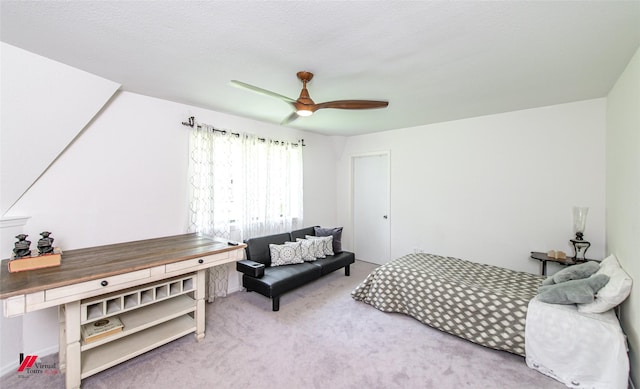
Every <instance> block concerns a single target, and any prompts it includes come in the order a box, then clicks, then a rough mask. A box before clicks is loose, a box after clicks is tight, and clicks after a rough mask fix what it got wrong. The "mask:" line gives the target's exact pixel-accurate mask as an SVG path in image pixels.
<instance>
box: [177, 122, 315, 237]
mask: <svg viewBox="0 0 640 389" xmlns="http://www.w3.org/2000/svg"><path fill="white" fill-rule="evenodd" d="M189 170H190V177H189V179H190V189H191V198H190V208H191V227H190V230H191V231H195V232H202V233H204V234H207V235H213V236H220V237H224V238H226V239H231V240H237V241H242V240H244V239H248V238H251V237H255V236H261V235H268V234H271V233H277V232H284V231H290V230H293V229H296V228H301V227H302V209H303V208H302V174H303V173H302V146H301V145H298V144H295V143H289V142H281V141H274V140H269V139H261V138H258V137H257V136H255V135H245V134H241V135H238V134H232V133H229V132H226V131H220V130H215V129H213V128H212V127H210V126H206V125H201V126H198V128H194V130H193V131H192V133H191V138H190V159H189Z"/></svg>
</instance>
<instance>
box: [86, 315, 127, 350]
mask: <svg viewBox="0 0 640 389" xmlns="http://www.w3.org/2000/svg"><path fill="white" fill-rule="evenodd" d="M123 328H124V325H123V324H122V321H120V319H119V318H118V317H117V316H111V317H107V318H104V319H100V320H96V321H94V322H92V323H88V324H85V325H83V326H82V339H83V340H84V342H85V343H91V342H95V341H96V340H99V339H102V338H106V337H107V336H111V335H113V334H117V333H118V332H121V331H122V329H123Z"/></svg>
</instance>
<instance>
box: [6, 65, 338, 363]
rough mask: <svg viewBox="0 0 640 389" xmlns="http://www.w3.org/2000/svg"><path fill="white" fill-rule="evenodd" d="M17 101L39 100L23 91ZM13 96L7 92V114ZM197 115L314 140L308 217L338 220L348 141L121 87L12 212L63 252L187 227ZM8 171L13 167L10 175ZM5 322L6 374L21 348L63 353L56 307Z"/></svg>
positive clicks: (307, 162) (308, 154) (308, 152)
mask: <svg viewBox="0 0 640 389" xmlns="http://www.w3.org/2000/svg"><path fill="white" fill-rule="evenodd" d="M5 60H8V59H7V58H6V56H5V55H4V53H3V63H4V61H5ZM45 63H46V61H45ZM51 66H54V67H55V65H51ZM68 82H69V83H73V80H69V81H68ZM83 82H84V81H83V80H82V78H81V77H80V78H78V79H77V80H76V84H74V87H79V88H80V89H81V87H82V85H85V86H86V87H87V88H89V89H91V88H92V86H91V85H90V84H87V83H84V84H83ZM3 88H4V86H3ZM17 93H20V92H19V91H18V92H17ZM78 93H82V92H78ZM212 93H215V91H212ZM219 93H224V91H220V92H219ZM9 99H18V100H20V101H25V104H28V102H29V101H30V100H28V99H26V98H25V96H20V95H12V96H9ZM9 99H7V97H6V96H5V99H3V102H2V104H3V106H2V108H3V115H4V112H6V111H5V102H7V101H8V100H9ZM38 102H39V101H38ZM39 104H41V102H39ZM39 104H36V103H34V105H32V106H30V107H27V108H29V110H30V111H31V112H33V114H36V113H37V112H39V111H41V110H47V111H48V110H52V109H53V110H55V107H56V106H62V105H65V104H67V102H66V101H64V100H59V99H52V100H49V101H47V102H46V104H47V106H46V107H41V106H40V105H39ZM192 115H193V116H195V117H196V120H198V121H199V122H203V123H209V124H213V125H214V126H216V127H219V128H227V129H231V130H233V131H241V132H248V133H253V134H257V135H260V136H265V137H270V138H275V139H284V140H297V139H301V138H304V140H305V144H306V145H307V146H306V147H305V149H304V174H305V181H304V192H305V198H304V202H305V207H304V214H305V221H306V223H305V224H306V225H313V224H322V225H334V224H335V223H336V206H335V204H336V196H335V194H336V187H335V185H336V183H335V179H334V171H335V158H334V155H335V148H336V146H335V145H336V144H339V143H340V141H339V139H338V141H336V140H335V139H333V138H329V137H325V136H321V135H317V134H312V133H306V132H302V131H297V130H293V129H290V128H285V127H281V126H277V125H269V124H265V123H260V122H257V121H253V120H249V119H243V118H239V117H234V116H231V115H227V114H223V113H218V112H213V111H209V110H205V109H200V108H195V107H191V106H187V105H183V104H177V103H173V102H169V101H165V100H160V99H155V98H151V97H147V96H142V95H138V94H133V93H129V92H118V93H117V94H116V95H115V96H114V97H113V98H112V99H111V100H110V102H109V104H108V105H107V106H106V107H104V108H103V110H102V111H100V112H99V113H98V115H97V116H96V117H95V118H94V119H93V120H92V121H91V122H90V123H89V124H88V125H87V126H86V128H85V129H84V131H82V132H81V134H80V136H79V137H78V138H77V139H75V141H73V143H72V144H71V145H70V146H69V147H68V148H67V149H66V150H65V151H64V152H63V153H62V155H60V157H59V158H58V159H57V160H55V162H54V163H53V164H52V165H51V166H50V167H49V169H48V170H47V171H46V172H45V174H43V175H42V176H41V177H40V179H39V180H38V181H37V182H36V183H35V184H34V185H33V186H32V187H31V188H30V189H29V190H28V191H27V192H26V193H25V194H24V196H23V197H22V198H20V200H19V201H18V202H17V203H16V204H15V205H14V206H13V207H12V208H10V209H9V210H8V212H7V213H6V214H5V218H11V217H14V216H29V217H30V218H29V219H28V221H27V223H26V225H24V226H23V227H21V228H22V231H21V232H24V233H26V234H28V235H29V236H30V239H31V240H32V241H33V239H34V238H36V240H37V238H38V234H39V233H40V232H42V231H45V230H47V231H52V233H53V234H52V236H53V237H54V239H55V242H54V245H56V246H59V247H61V248H62V249H63V250H71V249H77V248H83V247H90V246H95V245H102V244H110V243H117V242H124V241H131V240H137V239H146V238H153V237H160V236H166V235H173V234H182V233H185V232H187V227H188V208H187V201H188V199H187V196H188V191H187V185H188V178H187V164H188V159H187V158H188V155H187V154H188V136H189V128H188V127H186V126H183V125H182V124H181V122H183V121H186V120H187V118H188V117H189V116H192ZM15 131H20V129H16V128H14V127H10V126H8V127H5V126H3V127H2V136H3V138H4V137H5V136H6V135H10V136H14V135H16V134H15V133H14V132H15ZM51 131H54V132H55V127H52V128H51ZM52 158H55V156H54V157H52ZM49 162H51V161H49ZM8 178H9V177H7V176H5V175H4V171H3V175H2V182H3V183H5V182H6V180H7V179H8ZM2 232H3V236H2V241H3V242H4V241H8V242H11V241H12V240H11V239H9V238H11V237H12V236H13V235H14V232H15V231H13V230H12V231H11V232H9V231H8V230H7V231H5V230H4V229H3V231H2ZM7 234H10V235H11V237H9V238H7V236H5V235H7ZM5 238H7V239H5ZM4 246H5V247H3V249H2V251H3V252H2V253H1V254H0V255H1V257H2V258H8V257H9V256H10V255H11V249H12V247H13V244H12V243H10V245H4ZM32 247H33V246H32ZM63 260H64V258H63ZM232 277H235V272H233V274H232ZM230 281H231V284H230V288H235V289H236V290H237V289H239V283H238V281H237V279H236V280H235V282H234V280H233V279H231V280H230ZM0 328H1V329H2V334H1V337H2V339H1V341H2V343H1V345H2V354H1V355H0V358H2V359H0V374H2V373H6V372H8V371H10V370H11V369H13V368H15V367H17V363H18V358H17V355H18V354H19V353H20V352H24V353H25V354H35V355H46V354H49V353H51V352H55V351H56V350H57V313H56V310H55V309H48V310H43V311H39V312H35V313H30V314H27V315H25V316H23V317H21V318H12V319H6V318H0ZM16 339H17V340H18V342H17V343H18V344H17V345H16V342H15V340H16ZM5 355H6V357H5ZM7 369H8V370H7Z"/></svg>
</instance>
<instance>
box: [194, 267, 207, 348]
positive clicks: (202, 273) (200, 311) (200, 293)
mask: <svg viewBox="0 0 640 389" xmlns="http://www.w3.org/2000/svg"><path fill="white" fill-rule="evenodd" d="M206 287H207V269H203V270H198V276H197V288H196V292H195V298H196V312H195V319H196V340H197V341H198V342H199V341H201V340H202V339H203V338H204V328H205V320H204V319H205V314H204V309H205V300H204V296H205V294H206V293H205V288H206Z"/></svg>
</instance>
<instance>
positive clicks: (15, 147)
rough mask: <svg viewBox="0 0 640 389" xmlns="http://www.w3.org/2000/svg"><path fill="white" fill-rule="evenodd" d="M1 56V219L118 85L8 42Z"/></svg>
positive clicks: (3, 46)
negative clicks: (53, 102)
mask: <svg viewBox="0 0 640 389" xmlns="http://www.w3.org/2000/svg"><path fill="white" fill-rule="evenodd" d="M0 53H1V54H2V72H1V78H2V90H1V96H2V117H1V119H0V123H1V124H2V128H3V129H6V130H3V131H2V145H1V146H0V149H1V151H2V152H1V153H0V161H1V163H0V169H1V172H2V181H3V185H2V186H0V216H2V215H3V214H4V213H5V212H6V211H7V210H8V209H9V207H10V206H11V205H12V204H13V203H14V202H15V201H16V200H17V199H18V198H19V197H20V195H22V194H23V193H24V192H25V191H26V190H27V189H28V187H29V185H31V184H32V183H33V182H34V181H35V180H36V179H37V178H38V176H39V175H40V174H41V173H42V172H43V171H44V170H45V169H46V168H47V166H49V164H50V163H51V161H53V160H54V158H55V157H56V156H57V155H58V154H59V153H60V152H62V150H64V148H65V147H66V146H67V145H68V144H69V142H71V140H72V139H73V138H74V137H75V136H76V135H77V134H78V133H79V132H80V131H81V130H82V129H83V128H84V127H85V125H86V124H87V123H88V122H89V121H90V120H91V118H92V117H93V116H94V115H95V114H96V113H97V112H98V111H99V110H100V109H101V108H102V106H103V105H104V104H105V103H106V102H107V101H108V100H109V99H110V98H111V96H112V95H113V94H114V93H115V91H116V90H117V89H118V88H119V87H120V85H119V84H117V83H115V82H112V81H109V80H106V79H104V78H101V77H98V76H96V75H93V74H90V73H87V72H84V71H81V70H79V69H75V68H72V67H70V66H67V65H64V64H61V63H59V62H55V61H52V60H50V59H47V58H44V57H41V56H39V55H36V54H33V53H30V52H28V51H25V50H22V49H20V48H17V47H14V46H11V45H8V44H6V43H4V42H0ZM52 101H55V102H57V103H58V104H51V102H52ZM36 107H37V108H36ZM34 108H36V109H34Z"/></svg>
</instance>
